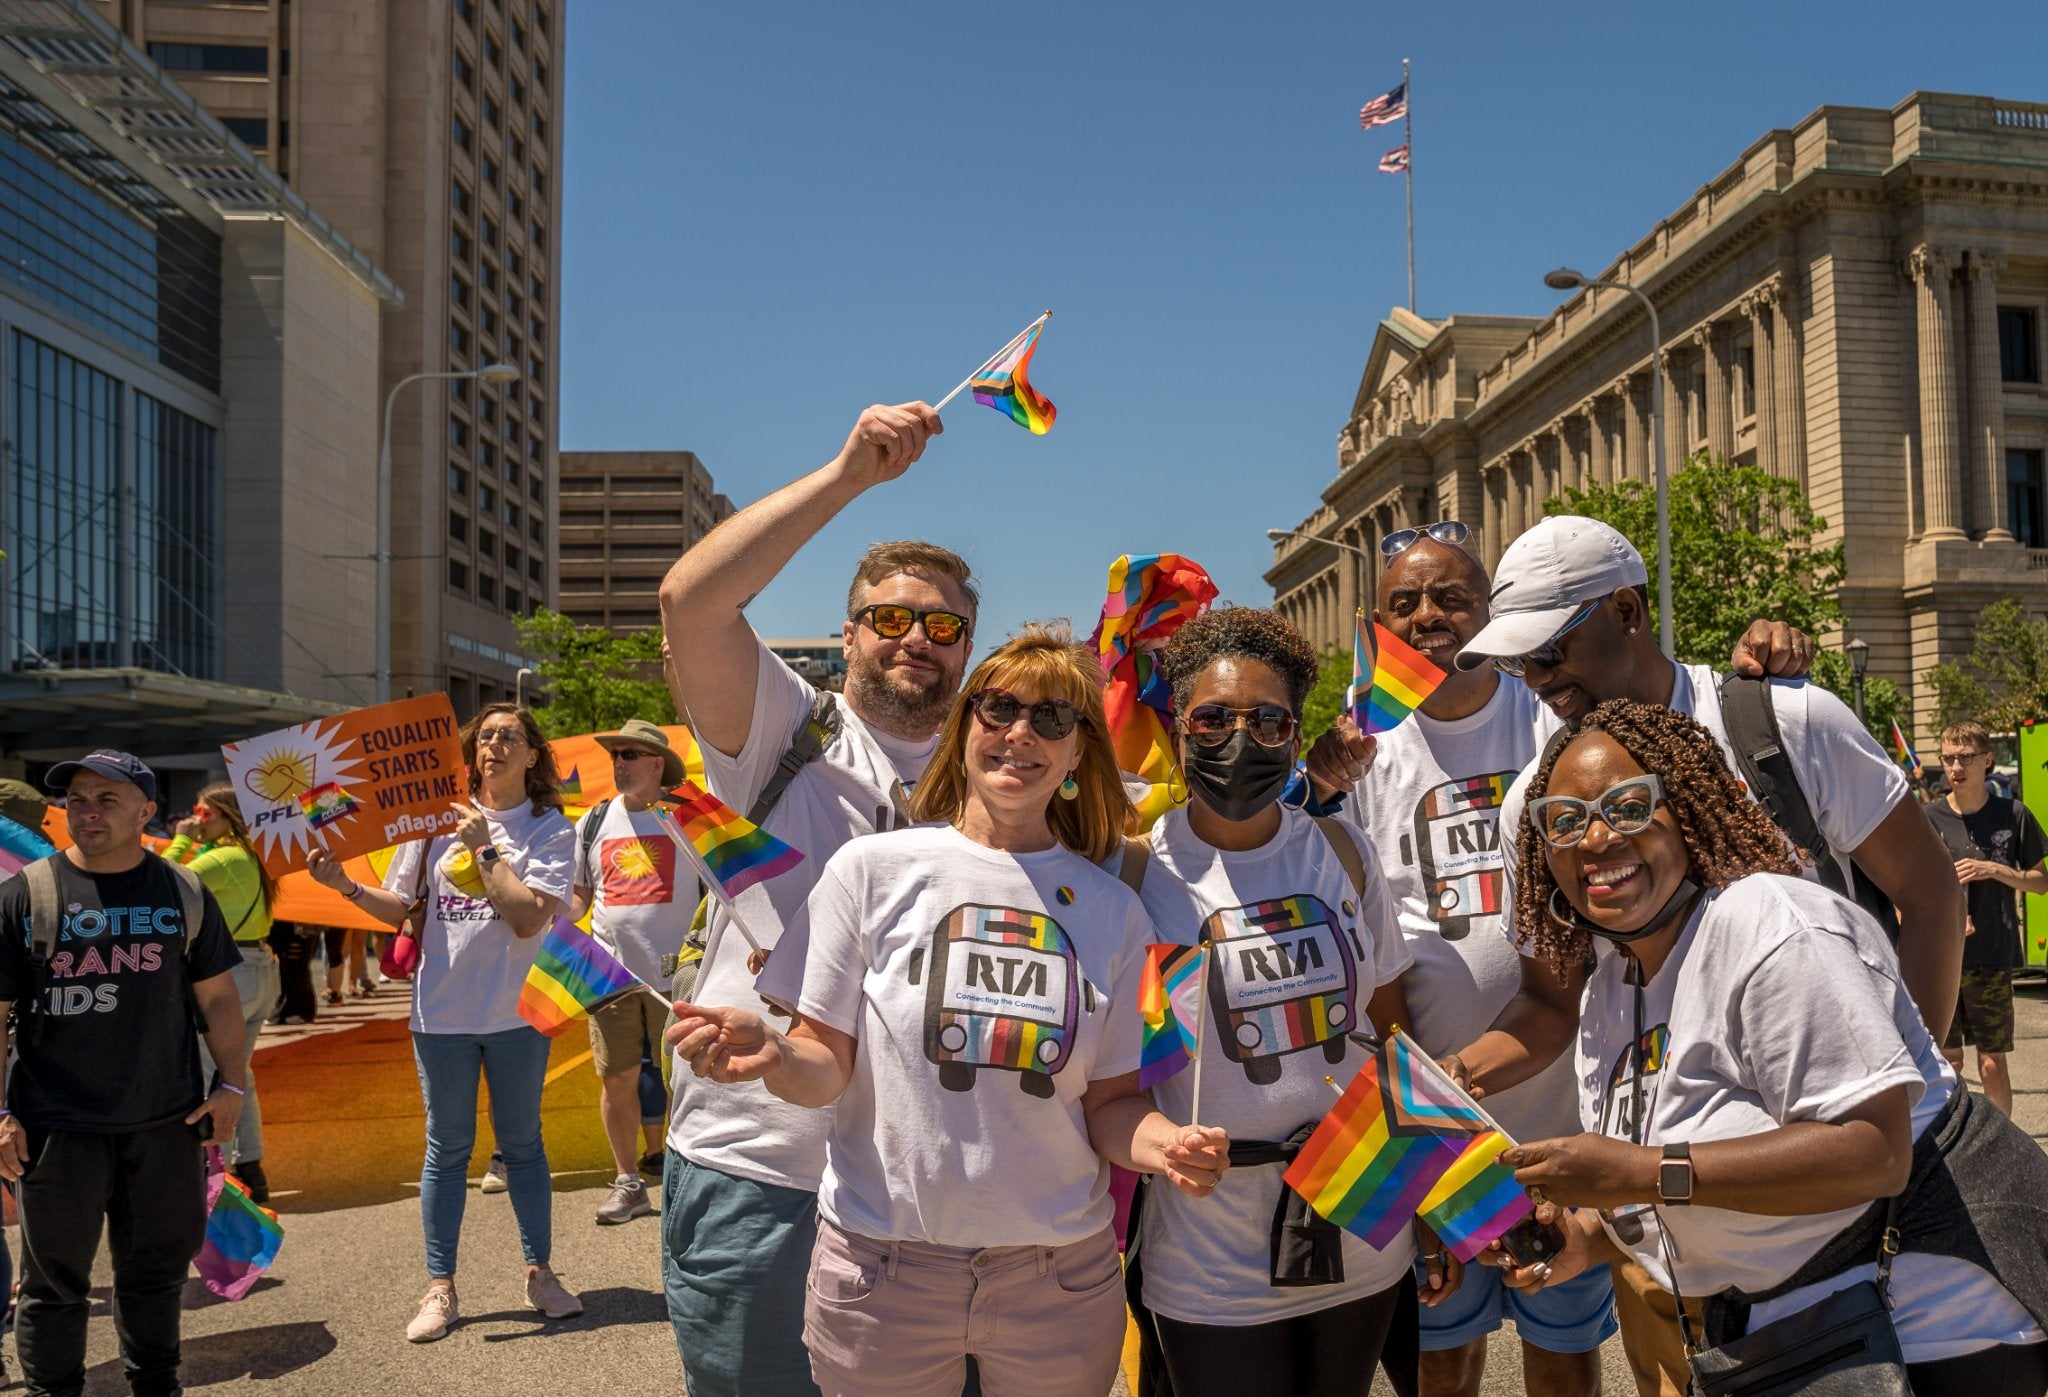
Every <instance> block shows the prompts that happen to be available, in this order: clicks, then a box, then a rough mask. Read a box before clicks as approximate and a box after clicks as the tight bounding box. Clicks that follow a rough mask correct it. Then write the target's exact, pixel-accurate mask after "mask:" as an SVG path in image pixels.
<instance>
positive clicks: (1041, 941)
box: [761, 825, 1152, 1247]
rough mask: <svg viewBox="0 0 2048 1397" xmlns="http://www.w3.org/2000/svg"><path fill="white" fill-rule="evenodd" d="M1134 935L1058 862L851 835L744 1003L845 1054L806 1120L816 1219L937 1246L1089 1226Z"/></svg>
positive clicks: (1117, 890)
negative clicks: (840, 1042)
mask: <svg viewBox="0 0 2048 1397" xmlns="http://www.w3.org/2000/svg"><path fill="white" fill-rule="evenodd" d="M1151 939H1152V924H1151V922H1150V920H1149V919H1147V917H1146V916H1145V909H1144V908H1143V907H1142V906H1140V905H1139V902H1138V899H1137V898H1136V897H1134V896H1132V894H1131V891H1130V889H1128V888H1126V887H1125V886H1124V885H1123V884H1122V883H1120V882H1118V881H1117V880H1116V879H1115V878H1112V877H1110V876H1109V875H1108V874H1106V873H1104V872H1103V871H1102V870H1101V869H1099V868H1097V867H1095V866H1094V865H1093V864H1091V863H1089V862H1088V861H1087V860H1086V859H1084V858H1082V857H1081V856H1080V855H1078V854H1075V853H1073V852H1072V851H1070V850H1068V849H1065V848H1062V847H1057V846H1056V847H1054V848H1051V849H1047V850H1045V851H1043V852H1041V853H1034V854H1006V853H1001V852H998V851H996V850H994V849H988V848H984V847H983V846H981V845H979V844H976V843H974V842H973V841H972V840H970V839H968V838H967V837H966V836H965V835H963V834H961V833H960V832H959V831H958V830H955V829H954V828H952V826H950V825H920V826H917V827H916V828H913V829H907V830H898V831H896V832H895V833H893V834H883V835H876V836H874V837H872V838H867V839H857V840H855V841H853V842H852V843H851V844H848V845H847V846H846V847H845V848H843V849H841V850H840V851H839V852H838V853H837V854H834V855H833V856H832V861H831V863H830V864H828V865H827V866H826V868H825V872H824V876H823V877H821V878H820V879H819V880H818V885H817V887H816V888H815V889H814V890H813V891H812V893H811V897H810V900H809V901H808V902H807V903H806V904H805V905H804V910H803V913H802V914H801V915H800V916H799V917H798V918H797V919H796V920H795V921H794V922H793V923H792V924H791V926H790V930H789V936H788V941H787V944H785V945H784V946H783V947H782V948H781V950H780V951H778V952H777V953H776V955H775V956H773V957H772V958H771V959H770V960H769V963H768V968H767V969H766V970H765V971H763V972H762V975H761V992H762V993H763V994H764V995H765V996H767V997H768V998H770V999H774V1000H776V1001H778V1002H788V1001H789V1000H790V999H792V998H795V1000H796V1003H797V1008H798V1011H799V1012H800V1013H801V1014H802V1015H803V1016H804V1017H805V1018H806V1019H814V1020H816V1021H817V1022H819V1023H821V1024H825V1025H827V1026H828V1027H831V1028H836V1029H838V1030H839V1031H840V1032H841V1033H850V1034H852V1035H853V1036H854V1037H855V1038H856V1039H857V1040H858V1043H859V1047H858V1050H857V1051H856V1053H855V1056H854V1066H853V1079H852V1080H851V1081H850V1082H849V1083H848V1084H847V1087H846V1090H845V1092H844V1093H842V1094H841V1096H840V1098H839V1100H838V1102H837V1104H836V1106H835V1107H834V1108H833V1109H832V1110H831V1111H829V1112H826V1113H823V1114H825V1115H826V1116H827V1117H828V1118H829V1120H830V1122H831V1134H830V1137H829V1139H828V1141H827V1144H826V1148H825V1175H824V1181H823V1183H822V1184H821V1185H820V1187H819V1189H818V1211H819V1212H820V1213H821V1214H822V1215H823V1216H825V1217H826V1218H828V1219H830V1220H831V1221H832V1222H833V1223H835V1224H837V1225H838V1226H840V1227H842V1228H845V1229H846V1230H847V1231H849V1232H856V1233H859V1234H861V1235H863V1236H867V1237H874V1238H879V1239H882V1240H885V1241H898V1242H928V1243H932V1244H934V1245H937V1246H947V1247H999V1246H1066V1245H1068V1244H1070V1243H1073V1242H1079V1241H1085V1240H1086V1239H1087V1238H1089V1237H1092V1236H1094V1235H1095V1234H1096V1233H1098V1232H1100V1231H1101V1230H1102V1229H1103V1228H1105V1227H1107V1226H1108V1225H1109V1222H1110V1217H1111V1214H1112V1212H1113V1211H1114V1209H1113V1207H1112V1205H1111V1201H1110V1197H1109V1166H1108V1165H1107V1164H1106V1163H1104V1162H1103V1160H1102V1159H1101V1158H1100V1157H1099V1156H1098V1155H1097V1154H1096V1153H1095V1149H1094V1147H1093V1146H1092V1145H1091V1144H1090V1143H1089V1140H1088V1123H1087V1120H1086V1119H1085V1117H1084V1116H1083V1115H1082V1111H1081V1096H1082V1094H1083V1093H1084V1092H1086V1091H1087V1089H1088V1084H1089V1083H1090V1082H1095V1081H1102V1080H1105V1079H1107V1078H1111V1077H1119V1076H1122V1075H1123V1074H1125V1073H1127V1072H1135V1071H1137V1070H1138V1059H1139V1037H1140V1024H1141V1020H1140V1019H1139V1016H1138V981H1139V979H1140V977H1141V975H1142V973H1143V969H1144V963H1145V945H1146V943H1147V942H1149V941H1150V940H1151Z"/></svg>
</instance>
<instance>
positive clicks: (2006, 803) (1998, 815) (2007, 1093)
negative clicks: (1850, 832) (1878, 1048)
mask: <svg viewBox="0 0 2048 1397" xmlns="http://www.w3.org/2000/svg"><path fill="white" fill-rule="evenodd" d="M1941 765H1942V770H1943V772H1944V773H1945V774H1946V775H1947V777H1948V782H1949V790H1948V794H1947V795H1945V796H1937V797H1936V798H1935V799H1934V800H1932V801H1930V802H1929V803H1928V806H1927V814H1928V816H1929V818H1931V819H1932V820H1933V821H1934V828H1935V829H1936V830H1937V831H1938V832H1939V833H1940V835H1941V842H1942V843H1943V844H1945V845H1947V846H1948V851H1949V855H1950V856H1951V857H1952V858H1954V859H1955V861H1956V877H1958V878H1959V879H1961V880H1962V883H1963V888H1964V891H1965V892H1967V893H1968V894H1969V898H1970V921H1969V926H1968V935H1967V936H1965V938H1964V939H1963V985H1962V992H1961V994H1960V996H1959V998H1958V1000H1957V1003H1956V1018H1955V1023H1954V1025H1953V1026H1952V1027H1950V1029H1949V1031H1948V1041H1947V1042H1946V1043H1944V1044H1943V1045H1942V1052H1943V1053H1944V1054H1945V1055H1946V1056H1947V1058H1948V1060H1949V1065H1950V1066H1952V1067H1954V1068H1955V1069H1956V1071H1957V1072H1961V1071H1962V1070H1963V1048H1964V1045H1966V1044H1974V1045H1975V1047H1976V1049H1977V1077H1978V1080H1979V1081H1981V1082H1983V1084H1984V1095H1985V1097H1986V1098H1987V1099H1988V1100H1989V1101H1990V1102H1991V1104H1992V1105H1994V1106H1996V1107H1998V1109H1999V1110H2001V1111H2003V1112H2005V1113H2006V1114H2007V1115H2011V1114H2012V1077H2011V1075H2010V1074H2009V1073H2008V1072H2007V1070H2006V1064H2005V1057H2006V1054H2007V1053H2010V1052H2011V1051H2012V972H2013V971H2014V970H2016V969H2018V968H2019V967H2020V966H2022V965H2024V964H2026V956H2025V954H2024V953H2023V951H2022V949H2021V941H2020V923H2019V907H2018V899H2017V898H2015V897H2014V896H2013V893H2014V892H2015V891H2019V892H2029V893H2048V869H2044V868H2043V867H2042V861H2043V860H2044V859H2048V838H2044V837H2043V835H2042V832H2041V825H2040V822H2039V821H2037V820H2035V818H2034V812H2033V811H2031V810H2029V809H2027V807H2026V806H2024V805H2022V804H2020V803H2019V802H2018V801H2016V800H2013V799H2011V798H2010V797H2008V796H2001V795H1995V794H1993V793H1992V791H1991V790H1990V789H1989V788H1988V786H1987V785H1986V778H1987V777H1988V776H1989V775H1990V772H1991V734H1990V732H1989V731H1988V730H1986V728H1985V727H1984V725H1983V724H1982V723H1977V722H1961V723H1951V724H1950V725H1949V726H1948V727H1947V728H1946V729H1945V730H1944V731H1943V732H1942V734H1941Z"/></svg>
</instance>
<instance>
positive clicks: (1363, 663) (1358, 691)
mask: <svg viewBox="0 0 2048 1397" xmlns="http://www.w3.org/2000/svg"><path fill="white" fill-rule="evenodd" d="M1372 672H1373V658H1372V642H1371V641H1369V640H1368V639H1366V634H1365V608H1364V607H1362V606H1361V607H1360V608H1358V616H1357V619H1356V620H1355V621H1354V622H1353V624H1352V628H1351V687H1350V688H1349V689H1347V690H1345V692H1344V702H1345V706H1346V707H1348V708H1349V709H1350V710H1351V721H1352V722H1354V723H1356V724H1357V725H1358V730H1359V731H1360V732H1364V731H1365V725H1366V724H1367V723H1369V722H1371V721H1372Z"/></svg>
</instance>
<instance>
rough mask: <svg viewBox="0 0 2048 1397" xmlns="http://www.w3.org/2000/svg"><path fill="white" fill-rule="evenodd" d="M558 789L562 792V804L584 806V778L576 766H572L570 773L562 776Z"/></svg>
mask: <svg viewBox="0 0 2048 1397" xmlns="http://www.w3.org/2000/svg"><path fill="white" fill-rule="evenodd" d="M558 789H559V790H560V791H561V792H562V804H564V805H569V806H575V807H577V808H579V809H580V808H582V806H583V778H582V777H581V776H579V775H578V774H577V772H576V768H575V767H573V766H572V767H570V768H569V774H568V775H567V776H564V777H562V778H561V784H560V786H559V787H558Z"/></svg>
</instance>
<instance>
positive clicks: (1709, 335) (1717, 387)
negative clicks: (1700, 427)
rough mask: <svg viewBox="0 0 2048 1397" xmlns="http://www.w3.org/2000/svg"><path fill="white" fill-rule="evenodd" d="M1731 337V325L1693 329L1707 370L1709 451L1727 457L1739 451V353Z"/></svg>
mask: <svg viewBox="0 0 2048 1397" xmlns="http://www.w3.org/2000/svg"><path fill="white" fill-rule="evenodd" d="M1728 339H1729V337H1728V327H1727V326H1725V325H1722V324H1720V323H1719V322H1709V323H1708V324H1705V325H1702V326H1701V327H1700V328H1699V329H1698V330H1696V331H1694V332H1693V342H1694V343H1695V344H1697V345H1698V346H1699V349H1700V363H1701V365H1702V366H1703V367H1704V369H1705V370H1706V379H1705V384H1704V386H1703V388H1702V390H1701V391H1702V392H1703V393H1704V394H1705V396H1706V400H1707V401H1706V415H1707V450H1709V451H1711V452H1713V453H1714V454H1715V455H1716V456H1720V457H1722V458H1724V459H1725V458H1727V457H1729V456H1733V455H1734V454H1735V383H1734V369H1735V355H1734V353H1733V352H1732V350H1731V349H1730V346H1729V342H1728Z"/></svg>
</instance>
